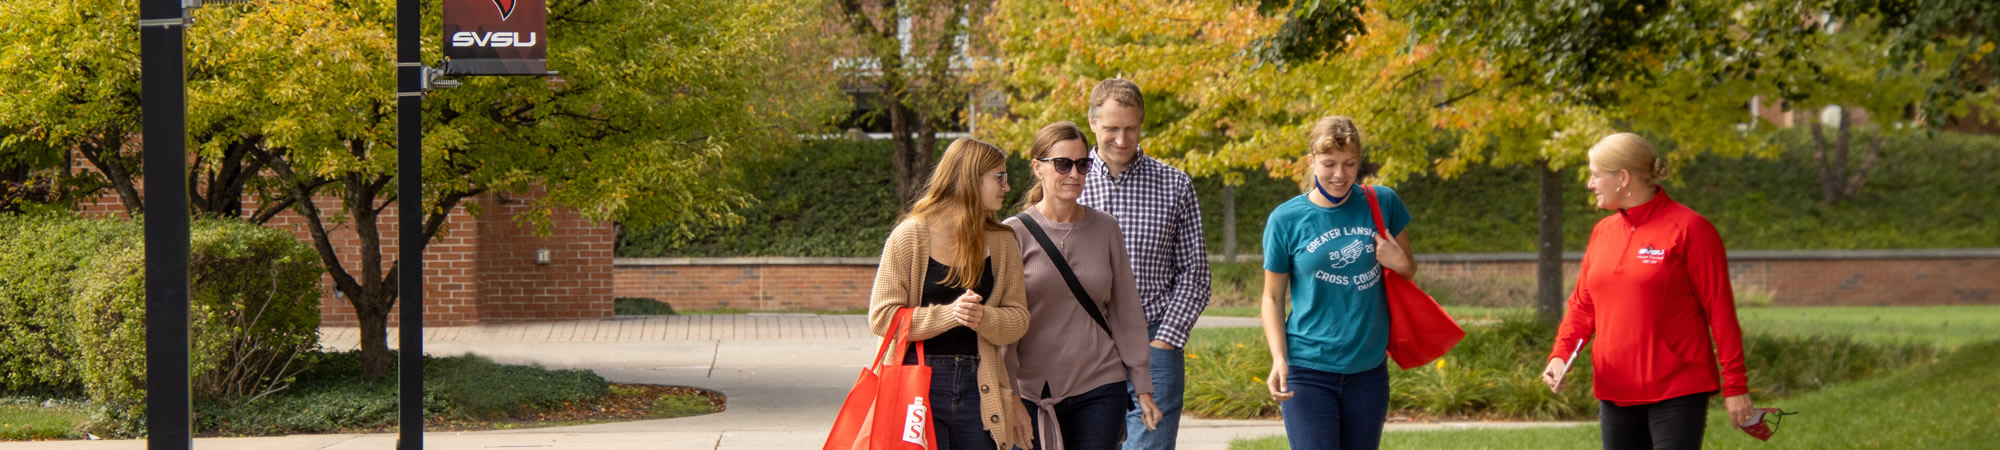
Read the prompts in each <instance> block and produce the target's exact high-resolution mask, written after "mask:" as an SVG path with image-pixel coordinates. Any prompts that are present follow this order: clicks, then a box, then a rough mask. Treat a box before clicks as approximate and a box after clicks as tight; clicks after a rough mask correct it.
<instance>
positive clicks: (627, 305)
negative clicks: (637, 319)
mask: <svg viewBox="0 0 2000 450" xmlns="http://www.w3.org/2000/svg"><path fill="white" fill-rule="evenodd" d="M611 313H612V314H613V315H619V316H671V315H674V307H673V305H669V304H667V302H663V301H659V300H655V299H652V298H645V297H618V298H615V299H612V300H611Z"/></svg>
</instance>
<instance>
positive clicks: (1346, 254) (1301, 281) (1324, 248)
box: [1264, 186, 1410, 374]
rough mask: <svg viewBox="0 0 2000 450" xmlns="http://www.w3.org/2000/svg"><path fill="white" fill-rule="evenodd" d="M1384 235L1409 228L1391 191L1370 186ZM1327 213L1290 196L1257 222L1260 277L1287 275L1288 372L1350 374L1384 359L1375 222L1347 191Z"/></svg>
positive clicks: (1363, 202)
mask: <svg viewBox="0 0 2000 450" xmlns="http://www.w3.org/2000/svg"><path fill="white" fill-rule="evenodd" d="M1371 188H1372V189H1375V195H1376V197H1377V201H1378V202H1380V203H1381V205H1382V221H1383V222H1384V223H1386V224H1387V225H1388V227H1389V232H1390V233H1396V234H1400V233H1402V232H1403V227H1405V226H1408V225H1409V224H1410V210H1408V209H1406V208H1404V207H1403V200H1402V199H1401V198H1399V197H1397V196H1396V191H1394V190H1391V189H1389V188H1387V187H1381V186H1372V187H1371ZM1347 197H1348V199H1347V201H1346V202H1344V203H1341V204H1340V206H1335V207H1332V208H1326V207H1321V206H1319V205H1315V204H1313V203H1312V200H1311V199H1310V198H1309V197H1307V195H1299V196H1297V197H1293V198H1292V199H1291V200H1290V201H1286V202H1285V204H1283V205H1278V209H1275V210H1272V211H1271V217H1270V219H1269V221H1267V222H1265V223H1264V270H1268V271H1272V272H1277V273H1287V274H1291V279H1292V283H1291V294H1292V298H1291V303H1292V312H1291V315H1290V316H1288V317H1287V318H1286V320H1285V335H1286V340H1285V342H1286V347H1287V349H1286V350H1288V352H1289V355H1288V357H1289V359H1290V361H1291V364H1292V365H1295V366H1300V367H1305V368H1309V369H1313V370H1320V371H1326V372H1334V373H1343V374H1354V373H1361V372H1363V371H1367V370H1369V369H1374V368H1375V366H1378V365H1381V364H1382V362H1383V361H1384V360H1385V359H1386V358H1387V357H1388V356H1387V352H1388V350H1389V305H1388V302H1387V300H1386V298H1385V297H1384V294H1383V292H1384V291H1383V288H1382V265H1381V264H1379V263H1377V262H1376V261H1375V234H1376V232H1375V220H1374V219H1373V218H1371V217H1370V213H1369V211H1368V198H1367V197H1366V196H1365V194H1362V193H1361V187H1359V186H1355V187H1353V188H1352V190H1351V191H1350V192H1349V194H1348V196H1347Z"/></svg>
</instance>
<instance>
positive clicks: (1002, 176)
mask: <svg viewBox="0 0 2000 450" xmlns="http://www.w3.org/2000/svg"><path fill="white" fill-rule="evenodd" d="M986 176H989V177H993V179H995V180H1000V184H1003V185H1004V184H1007V172H994V173H990V174H986Z"/></svg>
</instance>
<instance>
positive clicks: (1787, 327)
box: [1736, 305, 2000, 349]
mask: <svg viewBox="0 0 2000 450" xmlns="http://www.w3.org/2000/svg"><path fill="white" fill-rule="evenodd" d="M1736 314H1737V318H1738V319H1739V320H1741V321H1742V322H1743V326H1744V328H1746V329H1755V331H1757V332H1761V333H1767V334H1774V335H1845V336H1851V337H1853V338H1855V339H1859V340H1864V341H1874V342H1895V341H1913V342H1932V343H1936V344H1937V345H1939V346H1941V347H1943V348H1947V349H1949V348H1956V347H1958V346H1961V345H1965V344H1969V343H1973V342H1982V341H1990V340H2000V305H1948V306H1825V307H1769V308H1741V309H1738V310H1737V313H1736Z"/></svg>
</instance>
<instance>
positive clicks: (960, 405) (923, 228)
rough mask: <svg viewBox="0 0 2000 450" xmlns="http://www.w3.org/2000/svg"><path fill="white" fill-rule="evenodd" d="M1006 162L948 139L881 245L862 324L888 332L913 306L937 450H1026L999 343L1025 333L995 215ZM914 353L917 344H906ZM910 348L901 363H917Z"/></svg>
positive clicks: (1014, 264) (967, 142)
mask: <svg viewBox="0 0 2000 450" xmlns="http://www.w3.org/2000/svg"><path fill="white" fill-rule="evenodd" d="M1006 163H1007V155H1006V153H1004V152H1002V151H1001V150H1000V148H999V147H994V146H993V145H992V144H987V143H985V142H980V141H978V140H974V139H971V138H961V139H959V140H957V141H953V142H952V143H951V146H950V147H948V148H946V149H945V151H944V157H943V158H942V159H940V160H939V161H938V166H937V169H936V170H935V171H933V172H931V179H930V183H928V184H926V185H925V188H924V194H923V197H922V199H920V200H918V201H917V204H916V205H915V206H912V207H911V208H910V212H909V213H907V214H904V215H903V218H902V220H901V221H900V222H899V223H897V224H896V228H895V229H894V230H892V231H890V232H889V241H888V242H887V243H886V244H884V245H883V246H882V262H881V264H880V265H879V266H877V267H878V269H877V270H876V272H875V287H874V292H873V293H872V294H871V295H870V296H869V300H868V325H869V327H870V328H871V329H872V330H873V331H874V332H875V335H877V336H882V335H885V334H886V333H887V332H888V331H889V330H888V328H889V323H890V322H891V321H892V320H893V319H894V318H895V316H896V311H897V310H898V309H902V308H915V310H916V311H915V313H914V314H912V315H911V317H910V340H911V341H924V351H925V353H927V355H926V356H925V358H924V361H922V362H923V363H924V364H925V365H928V366H930V368H931V386H930V403H931V404H930V414H931V422H932V424H933V425H934V428H935V430H936V431H935V432H936V437H937V446H938V449H940V450H989V449H996V448H997V449H1005V448H1009V447H1010V446H1013V445H1027V443H1028V441H1027V436H1026V435H1027V434H1028V430H1026V429H1016V428H1013V427H1011V426H1010V425H1011V424H1014V423H1017V422H1018V421H1017V420H1015V418H1014V417H1012V416H1013V414H1015V413H1016V412H1018V411H1019V410H1020V407H1019V406H1018V405H1015V399H1016V398H1018V397H1016V396H1015V395H1014V392H1013V390H1012V389H1009V386H1012V381H1013V377H1012V376H1009V375H1008V374H1007V367H1006V365H1005V364H1004V363H1003V362H1004V359H1003V358H1002V357H1001V356H1000V346H1004V345H1008V344H1012V343H1014V341H1015V340H1018V339H1020V338H1021V335H1022V334H1024V333H1026V332H1027V330H1028V308H1027V298H1026V294H1025V293H1024V292H1025V291H1024V290H1023V289H1022V285H1021V251H1020V249H1019V248H1017V247H1016V245H1018V244H1017V243H1016V242H1015V240H1014V230H1013V229H1010V228H1007V227H1006V226H1004V225H1001V224H1000V222H999V221H998V220H995V219H994V217H993V213H994V212H995V211H999V210H1000V207H1001V206H1002V205H1004V204H1005V203H1006V201H1005V197H1006V195H1007V189H1008V187H1007V165H1006ZM912 347H914V345H912ZM916 357H917V354H916V352H915V351H914V349H912V350H910V352H909V356H908V357H906V358H905V360H904V362H905V363H912V364H914V363H917V362H918V361H916V360H915V359H916Z"/></svg>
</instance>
